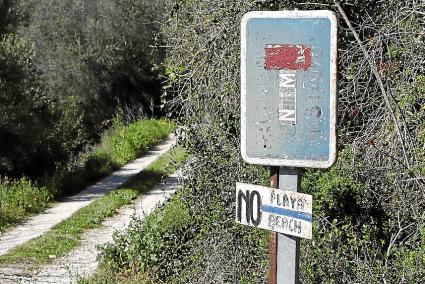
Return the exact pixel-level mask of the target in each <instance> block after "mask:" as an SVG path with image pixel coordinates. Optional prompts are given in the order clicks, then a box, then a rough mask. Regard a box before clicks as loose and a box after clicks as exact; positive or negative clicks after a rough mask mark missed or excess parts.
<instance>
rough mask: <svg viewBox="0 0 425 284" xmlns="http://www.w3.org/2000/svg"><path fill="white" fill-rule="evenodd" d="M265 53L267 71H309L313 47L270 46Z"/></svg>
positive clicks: (267, 46)
mask: <svg viewBox="0 0 425 284" xmlns="http://www.w3.org/2000/svg"><path fill="white" fill-rule="evenodd" d="M265 51H266V58H265V64H264V65H265V66H264V68H265V69H267V70H281V69H289V70H298V69H304V70H307V69H308V68H309V67H310V66H311V47H310V46H308V45H292V44H281V45H280V44H268V45H266V47H265Z"/></svg>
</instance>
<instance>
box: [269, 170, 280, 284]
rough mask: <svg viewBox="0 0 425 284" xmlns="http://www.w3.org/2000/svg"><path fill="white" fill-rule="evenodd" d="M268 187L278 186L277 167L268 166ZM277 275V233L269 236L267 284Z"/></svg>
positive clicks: (272, 281)
mask: <svg viewBox="0 0 425 284" xmlns="http://www.w3.org/2000/svg"><path fill="white" fill-rule="evenodd" d="M270 187H272V188H278V187H279V167H270ZM276 275H277V233H276V232H270V237H269V284H276V280H277V278H276Z"/></svg>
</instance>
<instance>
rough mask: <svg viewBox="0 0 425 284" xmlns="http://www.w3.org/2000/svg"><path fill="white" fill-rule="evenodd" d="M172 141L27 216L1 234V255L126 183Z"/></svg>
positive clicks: (172, 140)
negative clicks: (34, 214) (40, 211)
mask: <svg viewBox="0 0 425 284" xmlns="http://www.w3.org/2000/svg"><path fill="white" fill-rule="evenodd" d="M174 143H175V140H174V137H173V136H172V135H170V136H169V137H168V138H167V139H166V140H165V141H164V142H163V143H161V144H160V145H157V146H155V147H153V148H152V149H151V150H150V151H149V152H148V153H147V154H146V155H145V156H143V157H142V158H139V159H136V160H134V161H133V162H131V163H129V164H127V165H125V166H124V167H122V168H121V169H120V170H119V171H116V172H114V173H113V174H112V175H110V176H108V177H106V178H105V179H103V180H101V181H99V182H98V183H96V184H94V185H92V186H90V187H87V188H86V189H85V190H83V191H82V192H80V193H78V194H76V195H73V196H70V197H67V198H65V199H64V200H63V201H61V202H56V203H55V204H54V205H53V207H52V208H50V209H48V210H47V211H46V212H45V213H43V214H40V215H37V216H34V217H32V218H30V219H29V220H28V221H27V222H26V223H24V224H23V225H19V226H17V227H15V228H14V229H12V230H11V231H7V232H5V233H3V234H1V235H0V255H4V254H6V253H7V252H8V251H10V250H11V249H13V248H15V247H16V246H18V245H21V244H23V243H25V242H27V241H29V240H31V239H33V238H36V237H38V236H41V235H43V234H45V233H46V232H47V231H49V230H50V229H51V228H52V227H53V226H55V225H56V224H58V223H60V222H61V221H63V220H65V219H67V218H69V217H70V216H71V215H72V214H74V213H75V212H76V211H77V210H79V209H81V208H83V207H85V206H87V205H89V204H90V203H91V202H93V200H95V199H96V198H98V197H101V196H103V195H105V194H106V193H108V192H109V191H111V190H112V189H115V188H117V187H118V186H119V185H121V184H123V183H124V182H126V181H127V180H128V179H129V178H130V177H132V176H134V175H136V174H138V173H139V172H140V171H142V170H144V169H145V168H147V167H148V166H149V165H150V164H151V163H152V162H154V161H155V160H156V159H158V158H159V157H160V156H161V155H162V154H164V153H165V152H167V151H168V150H169V149H170V148H171V147H172V146H173V145H174ZM0 283H2V282H1V281H0Z"/></svg>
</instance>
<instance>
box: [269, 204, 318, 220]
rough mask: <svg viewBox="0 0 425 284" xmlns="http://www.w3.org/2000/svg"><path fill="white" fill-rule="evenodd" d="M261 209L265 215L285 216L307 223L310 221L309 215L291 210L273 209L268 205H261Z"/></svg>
mask: <svg viewBox="0 0 425 284" xmlns="http://www.w3.org/2000/svg"><path fill="white" fill-rule="evenodd" d="M261 209H262V210H263V211H264V212H267V213H273V214H277V215H284V216H287V217H292V218H295V219H300V220H304V221H307V222H311V221H312V217H311V214H308V213H305V212H300V211H293V210H289V209H284V208H280V207H274V206H270V205H263V206H261Z"/></svg>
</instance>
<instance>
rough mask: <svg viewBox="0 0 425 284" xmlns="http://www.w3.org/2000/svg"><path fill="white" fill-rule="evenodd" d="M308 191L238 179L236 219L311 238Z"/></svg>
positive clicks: (256, 225) (240, 222) (310, 205)
mask: <svg viewBox="0 0 425 284" xmlns="http://www.w3.org/2000/svg"><path fill="white" fill-rule="evenodd" d="M312 203H313V198H312V196H311V195H309V194H304V193H299V192H293V191H287V190H283V189H277V188H270V187H265V186H259V185H253V184H246V183H236V222H238V223H239V224H243V225H247V226H253V227H257V228H261V229H266V230H270V231H274V232H279V233H282V234H287V235H292V236H296V237H301V238H306V239H311V238H312Z"/></svg>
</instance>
